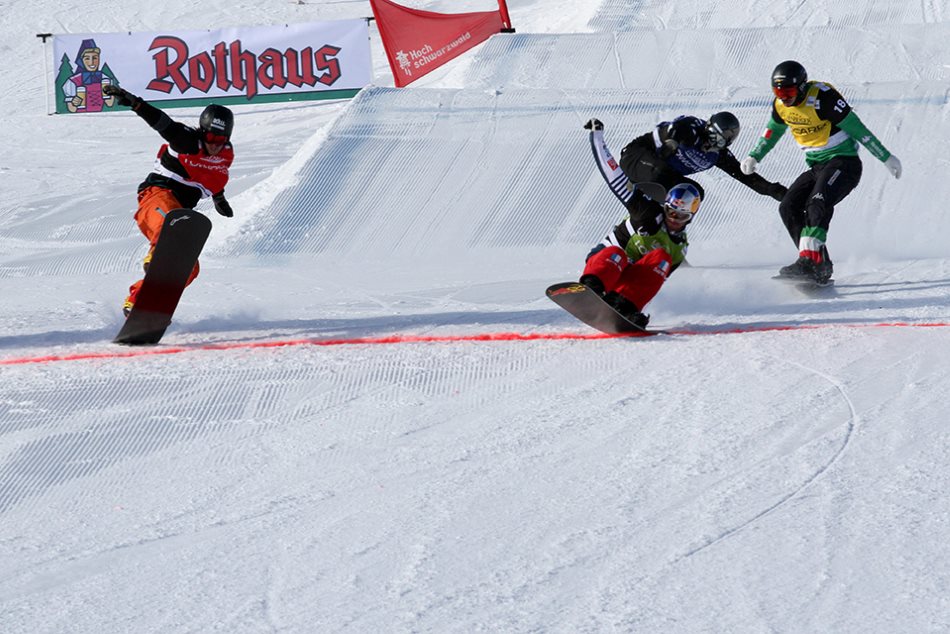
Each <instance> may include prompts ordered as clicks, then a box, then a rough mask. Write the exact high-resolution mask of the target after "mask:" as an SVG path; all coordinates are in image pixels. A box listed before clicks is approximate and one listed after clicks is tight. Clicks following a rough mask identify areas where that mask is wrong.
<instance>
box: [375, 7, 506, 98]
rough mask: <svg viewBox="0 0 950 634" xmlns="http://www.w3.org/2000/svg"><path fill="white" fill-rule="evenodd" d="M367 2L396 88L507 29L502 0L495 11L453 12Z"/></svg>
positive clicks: (405, 84)
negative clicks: (447, 12) (371, 10)
mask: <svg viewBox="0 0 950 634" xmlns="http://www.w3.org/2000/svg"><path fill="white" fill-rule="evenodd" d="M369 4H370V6H371V7H372V8H373V15H374V16H375V17H376V24H377V25H378V27H379V35H380V37H381V38H382V40H383V47H384V48H385V49H386V57H388V58H389V67H390V68H391V69H392V71H393V79H394V80H395V83H396V86H397V87H399V88H401V87H403V86H407V85H408V84H410V83H412V82H414V81H415V80H417V79H419V78H420V77H422V76H423V75H425V74H426V73H431V72H432V71H434V70H435V69H436V68H438V67H439V66H442V65H443V64H445V63H446V62H448V61H449V60H451V59H455V58H456V57H458V56H459V55H461V54H462V53H464V52H465V51H467V50H469V49H470V48H472V47H473V46H476V45H478V44H481V43H482V42H484V41H485V40H487V39H488V38H489V37H491V36H492V35H494V34H495V33H500V32H502V31H503V30H510V29H509V27H510V24H509V23H508V10H507V6H506V5H505V2H504V0H499V2H498V5H499V10H498V11H480V12H476V13H452V14H445V13H433V12H431V11H421V10H419V9H410V8H408V7H404V6H401V5H398V4H396V3H395V2H390V0H370V3H369Z"/></svg>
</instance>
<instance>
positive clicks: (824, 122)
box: [741, 60, 901, 284]
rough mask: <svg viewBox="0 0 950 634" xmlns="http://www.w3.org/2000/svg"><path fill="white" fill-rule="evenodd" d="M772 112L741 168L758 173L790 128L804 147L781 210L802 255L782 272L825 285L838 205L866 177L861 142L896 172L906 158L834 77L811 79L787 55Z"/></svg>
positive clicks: (775, 81)
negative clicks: (865, 119) (886, 142)
mask: <svg viewBox="0 0 950 634" xmlns="http://www.w3.org/2000/svg"><path fill="white" fill-rule="evenodd" d="M772 92H773V93H774V94H775V100H774V101H773V102H772V117H771V118H770V119H769V122H768V125H767V127H766V129H765V132H764V133H763V135H762V136H761V137H760V138H759V140H758V142H757V143H756V144H755V147H753V148H752V151H751V152H749V155H748V156H747V157H746V158H744V159H743V160H742V163H741V169H742V171H743V173H745V174H752V173H754V172H755V170H756V166H757V165H758V163H759V161H761V160H762V159H763V158H764V157H765V155H766V154H768V153H769V151H770V150H771V149H772V148H773V147H775V144H776V143H777V142H778V140H779V139H780V138H781V137H782V135H783V134H785V131H786V130H787V129H789V128H791V130H792V134H793V135H794V138H795V141H796V143H798V145H799V146H800V147H801V148H802V149H803V150H804V151H805V163H806V164H807V165H808V170H806V171H805V172H804V173H802V174H801V175H800V176H799V177H798V178H797V179H796V180H795V182H794V183H792V185H791V186H790V187H789V188H788V192H787V193H786V194H785V196H784V197H783V198H782V201H781V203H780V204H779V214H780V215H781V216H782V222H784V223H785V228H786V229H787V230H788V233H789V235H790V236H791V237H792V241H793V242H795V244H796V245H797V246H798V259H797V260H796V261H795V262H793V263H792V264H790V265H788V266H785V267H782V269H781V270H780V271H779V276H780V277H791V278H802V279H805V280H813V281H815V282H816V283H818V284H826V283H828V281H829V280H830V279H831V274H832V272H833V266H832V263H831V258H829V257H828V248H827V246H826V245H825V242H826V241H827V238H828V227H829V225H830V224H831V217H832V215H834V206H835V205H836V204H838V203H839V202H841V201H842V200H843V199H844V197H845V196H847V195H848V194H850V193H851V190H853V189H854V188H855V187H856V186H857V184H858V182H859V181H860V180H861V159H860V158H858V142H860V143H861V145H863V146H864V147H865V148H867V149H868V151H869V152H870V153H871V154H872V155H873V156H874V157H875V158H876V159H878V160H879V161H881V162H883V163H884V165H885V167H887V169H888V170H889V171H890V173H891V174H892V175H893V176H894V178H900V176H901V162H900V161H899V160H898V159H897V157H896V156H894V155H893V154H891V153H890V152H889V151H888V150H887V148H885V147H884V146H883V145H882V144H881V142H880V141H878V139H877V137H875V136H874V135H873V134H872V133H871V132H870V131H869V130H868V129H867V127H865V125H864V123H862V122H861V119H859V118H858V115H857V114H856V113H855V112H854V111H853V110H852V109H851V106H850V105H848V102H847V101H845V98H844V97H842V96H841V93H839V92H838V91H837V90H835V88H834V87H833V86H832V85H831V84H827V83H824V82H820V81H808V75H807V73H806V72H805V68H804V67H803V66H802V65H801V64H799V63H798V62H796V61H792V60H788V61H784V62H782V63H781V64H779V65H778V66H776V67H775V70H774V71H772Z"/></svg>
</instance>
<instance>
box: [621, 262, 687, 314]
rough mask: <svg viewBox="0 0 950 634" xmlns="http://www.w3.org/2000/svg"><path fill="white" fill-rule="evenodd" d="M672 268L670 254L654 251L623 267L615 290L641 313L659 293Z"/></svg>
mask: <svg viewBox="0 0 950 634" xmlns="http://www.w3.org/2000/svg"><path fill="white" fill-rule="evenodd" d="M672 268H673V261H672V258H670V254H669V253H667V252H666V251H664V250H663V249H654V250H652V251H650V252H649V253H647V254H646V255H644V256H643V257H642V258H640V259H639V260H637V261H636V262H634V263H632V264H630V265H629V266H627V267H625V269H624V270H623V272H622V274H621V275H620V280H619V282H618V284H617V286H616V287H615V290H616V291H617V292H618V293H620V294H621V295H623V296H624V297H625V298H627V299H628V300H630V301H631V302H632V303H633V304H634V305H636V306H637V309H638V310H640V311H642V310H643V308H644V307H645V306H646V305H647V304H648V303H649V302H650V300H651V299H653V298H654V297H655V296H656V294H657V293H658V292H660V288H661V287H662V286H663V284H664V283H665V282H666V278H667V276H668V275H669V273H670V271H671V270H672Z"/></svg>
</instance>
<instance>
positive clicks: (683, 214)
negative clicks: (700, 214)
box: [663, 204, 694, 223]
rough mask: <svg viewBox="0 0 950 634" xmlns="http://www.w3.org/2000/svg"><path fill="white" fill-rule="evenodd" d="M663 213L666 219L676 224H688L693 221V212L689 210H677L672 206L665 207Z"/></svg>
mask: <svg viewBox="0 0 950 634" xmlns="http://www.w3.org/2000/svg"><path fill="white" fill-rule="evenodd" d="M663 211H664V213H665V214H666V217H667V218H669V219H670V220H672V221H674V222H679V223H688V222H690V221H691V220H692V219H693V213H694V212H692V211H689V210H688V209H677V208H676V207H671V206H670V205H668V204H667V205H663Z"/></svg>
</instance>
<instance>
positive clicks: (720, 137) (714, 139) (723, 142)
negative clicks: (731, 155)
mask: <svg viewBox="0 0 950 634" xmlns="http://www.w3.org/2000/svg"><path fill="white" fill-rule="evenodd" d="M737 136H739V120H738V119H737V118H736V115H734V114H732V113H731V112H726V111H725V110H723V111H722V112H717V113H716V114H714V115H713V116H711V117H709V123H707V124H706V144H705V149H706V151H707V152H711V151H713V150H722V149H724V148H727V147H729V146H730V145H732V142H733V141H735V140H736V137H737Z"/></svg>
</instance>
